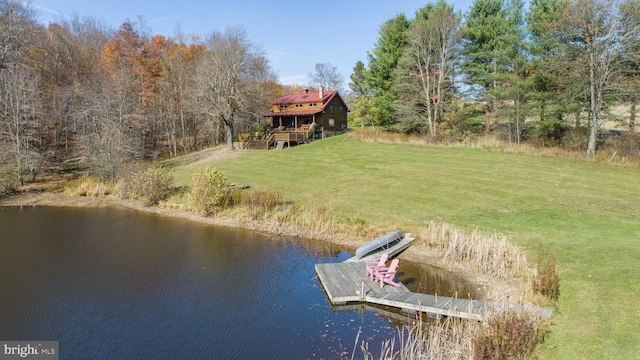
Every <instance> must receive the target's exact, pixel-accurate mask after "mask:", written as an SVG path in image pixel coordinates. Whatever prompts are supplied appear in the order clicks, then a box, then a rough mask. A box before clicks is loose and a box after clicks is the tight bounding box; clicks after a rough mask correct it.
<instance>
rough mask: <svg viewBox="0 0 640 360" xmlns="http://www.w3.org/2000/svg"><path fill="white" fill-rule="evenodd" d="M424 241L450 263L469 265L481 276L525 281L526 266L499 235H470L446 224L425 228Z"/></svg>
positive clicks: (523, 255) (515, 249) (478, 233)
mask: <svg viewBox="0 0 640 360" xmlns="http://www.w3.org/2000/svg"><path fill="white" fill-rule="evenodd" d="M427 236H428V239H426V240H427V242H428V244H429V245H430V246H432V247H435V248H437V249H438V250H439V251H440V252H441V253H442V254H443V256H444V257H445V258H446V259H448V260H450V261H457V262H470V263H471V264H473V266H474V268H475V269H477V270H478V271H480V273H482V274H484V275H488V276H491V277H494V278H499V279H509V278H515V277H522V278H527V277H528V273H529V267H528V263H527V258H526V256H525V254H524V253H522V252H521V251H520V249H518V247H516V246H515V245H513V244H510V243H509V242H508V241H507V239H506V238H505V237H504V236H503V235H500V234H493V235H491V236H487V235H484V234H481V233H480V232H479V231H478V230H476V231H474V232H473V233H471V234H466V233H464V232H462V231H459V230H457V229H454V228H452V227H451V226H450V225H448V224H445V223H443V224H436V223H434V222H431V223H430V225H429V232H428V235H427Z"/></svg>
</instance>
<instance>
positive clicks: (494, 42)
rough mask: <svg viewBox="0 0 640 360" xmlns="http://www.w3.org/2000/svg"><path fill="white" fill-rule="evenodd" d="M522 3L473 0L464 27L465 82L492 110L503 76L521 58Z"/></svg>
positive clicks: (517, 0)
mask: <svg viewBox="0 0 640 360" xmlns="http://www.w3.org/2000/svg"><path fill="white" fill-rule="evenodd" d="M521 14H522V1H521V0H513V1H512V2H509V3H507V2H505V0H475V1H474V3H473V6H472V7H471V10H470V12H469V14H468V15H467V19H466V23H465V38H466V40H467V43H466V47H465V63H464V68H465V72H466V74H467V76H468V80H469V82H470V83H471V84H472V85H476V89H478V90H480V91H479V92H480V97H481V98H484V99H486V100H487V101H488V102H489V103H490V104H491V108H492V109H494V110H495V107H494V106H495V104H494V102H495V101H496V98H497V97H500V96H501V95H500V89H499V87H500V86H501V84H502V83H504V81H505V80H506V78H505V75H506V74H509V73H510V72H511V71H513V69H514V66H515V64H514V60H515V59H517V58H518V57H519V56H521V55H522V49H521V44H522V41H523V34H522V28H521V25H522V15H521Z"/></svg>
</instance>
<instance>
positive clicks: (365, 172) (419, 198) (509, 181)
mask: <svg viewBox="0 0 640 360" xmlns="http://www.w3.org/2000/svg"><path fill="white" fill-rule="evenodd" d="M214 165H215V166H217V167H218V168H219V169H220V170H222V171H223V172H224V173H225V174H226V175H227V177H228V181H229V182H237V183H247V184H250V185H251V187H252V188H253V189H256V190H279V191H280V192H281V194H282V196H283V198H284V200H286V201H292V202H295V203H299V204H302V205H304V206H308V207H319V206H324V207H328V208H331V209H334V210H335V211H336V213H337V214H338V216H339V217H341V218H342V219H343V220H344V221H345V222H347V223H353V222H355V221H356V220H358V221H365V223H366V224H370V225H374V224H379V225H384V226H391V227H394V228H400V229H403V230H405V231H407V232H411V231H412V229H417V228H421V227H426V226H427V225H428V223H429V221H431V220H438V221H445V222H447V223H450V224H452V225H454V226H456V227H458V228H461V229H466V230H472V229H474V228H476V227H478V228H480V229H481V230H483V231H485V232H487V233H491V232H493V231H497V232H501V233H504V234H506V235H507V237H508V238H509V239H510V240H511V241H512V242H514V243H515V244H517V245H519V246H520V247H521V248H522V249H524V250H525V251H526V252H527V253H528V255H529V258H530V260H531V261H533V260H534V259H535V253H536V250H537V248H538V244H539V243H540V242H544V243H545V245H547V246H549V247H551V249H552V250H553V251H555V252H556V254H557V255H558V265H559V270H560V276H561V288H560V302H559V307H558V309H557V311H556V312H555V315H554V317H553V322H554V327H553V332H552V334H551V336H550V337H549V338H548V339H547V340H546V342H545V344H544V346H543V352H542V354H541V358H543V359H558V358H560V359H614V358H615V359H625V358H626V359H638V358H640V302H639V301H638V296H639V295H640V171H638V170H636V169H625V168H619V167H613V166H608V165H606V164H598V163H592V162H589V161H584V160H575V159H564V158H558V157H543V156H532V155H526V154H518V153H511V152H501V151H495V150H494V151H486V150H482V149H478V148H445V147H424V146H412V145H390V144H380V143H369V142H360V141H356V140H349V139H347V138H346V137H345V136H338V137H334V138H330V139H325V140H322V141H316V142H314V143H311V144H309V145H304V146H298V147H294V148H291V149H285V150H273V151H251V152H247V153H245V154H243V155H242V156H239V157H235V158H232V159H228V160H223V161H219V162H216V163H215V164H214ZM199 166H203V165H202V164H200V165H199ZM194 170H195V167H194V166H190V165H184V166H180V167H177V168H176V173H177V179H176V180H177V183H178V185H185V184H188V183H189V182H190V177H191V174H192V172H193V171H194Z"/></svg>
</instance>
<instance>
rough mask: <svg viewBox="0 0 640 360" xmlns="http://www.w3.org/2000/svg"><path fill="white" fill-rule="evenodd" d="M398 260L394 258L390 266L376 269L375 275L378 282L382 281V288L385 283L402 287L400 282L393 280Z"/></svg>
mask: <svg viewBox="0 0 640 360" xmlns="http://www.w3.org/2000/svg"><path fill="white" fill-rule="evenodd" d="M398 262H400V260H398V259H393V260H391V265H390V266H389V268H386V267H385V268H384V269H378V270H376V271H374V273H373V276H374V277H375V280H374V281H376V282H378V281H380V288H382V287H383V286H384V284H389V285H392V286H395V287H400V284H398V283H397V282H395V281H393V278H394V277H395V276H396V270H397V269H398Z"/></svg>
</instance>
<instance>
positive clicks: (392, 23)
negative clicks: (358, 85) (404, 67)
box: [367, 14, 410, 127]
mask: <svg viewBox="0 0 640 360" xmlns="http://www.w3.org/2000/svg"><path fill="white" fill-rule="evenodd" d="M409 24H410V23H409V21H408V20H407V18H406V17H405V15H404V14H400V15H397V16H396V17H394V18H391V19H389V20H387V21H386V22H385V23H384V24H383V25H382V27H381V28H380V37H379V38H378V41H377V42H376V45H375V47H374V49H373V50H372V52H370V53H369V54H368V58H369V71H368V72H367V83H368V86H369V89H370V90H371V95H372V98H371V109H370V114H371V117H372V119H373V121H374V122H375V123H376V124H378V125H381V126H385V127H388V126H391V125H393V124H394V123H395V122H396V121H395V115H394V110H393V105H394V102H395V101H397V99H398V95H397V92H396V89H395V87H394V84H393V72H394V70H395V68H396V67H397V65H398V60H399V59H400V56H402V52H403V50H404V48H405V46H406V45H407V31H408V29H409Z"/></svg>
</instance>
